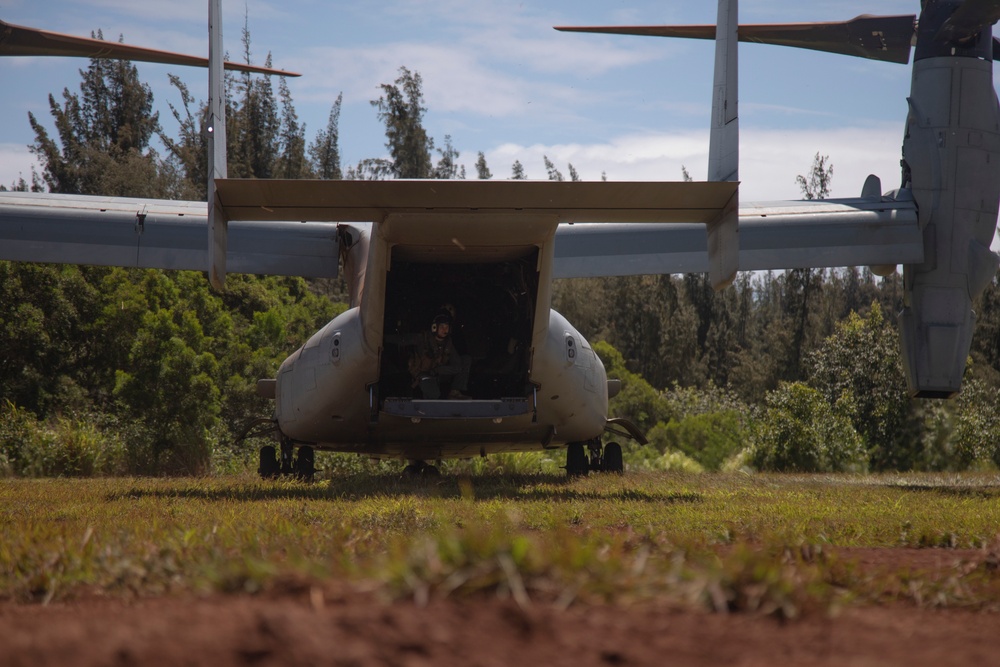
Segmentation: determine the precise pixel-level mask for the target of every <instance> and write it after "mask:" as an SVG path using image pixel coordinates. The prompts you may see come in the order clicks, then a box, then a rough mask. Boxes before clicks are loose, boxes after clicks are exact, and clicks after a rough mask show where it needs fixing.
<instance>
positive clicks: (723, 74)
mask: <svg viewBox="0 0 1000 667" xmlns="http://www.w3.org/2000/svg"><path fill="white" fill-rule="evenodd" d="M738 44H739V19H738V12H737V0H719V17H718V21H717V22H716V27H715V82H714V85H713V87H712V133H711V138H710V140H709V149H708V180H710V181H738V180H739V178H740V176H739V170H740V128H739V113H738V109H737V98H738V85H737V82H738V72H739V67H738V59H737V48H738ZM739 208H740V207H739V190H737V191H736V193H734V194H733V198H732V200H731V201H730V202H729V204H728V205H727V206H726V208H725V210H724V211H723V212H722V214H721V215H720V216H719V218H718V219H717V220H716V221H714V222H712V223H709V225H708V262H709V278H710V279H711V281H712V286H713V287H714V288H715V289H717V290H719V289H722V288H723V287H726V286H728V285H729V284H731V283H732V282H733V280H734V279H735V278H736V271H737V270H738V268H739V257H740V242H739Z"/></svg>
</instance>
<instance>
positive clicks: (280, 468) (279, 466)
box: [257, 440, 316, 482]
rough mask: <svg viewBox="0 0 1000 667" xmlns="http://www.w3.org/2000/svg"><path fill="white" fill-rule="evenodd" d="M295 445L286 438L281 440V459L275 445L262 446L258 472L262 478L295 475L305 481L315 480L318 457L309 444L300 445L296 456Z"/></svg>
mask: <svg viewBox="0 0 1000 667" xmlns="http://www.w3.org/2000/svg"><path fill="white" fill-rule="evenodd" d="M294 452H295V445H294V444H293V443H292V442H290V441H286V440H282V442H281V458H280V460H279V458H278V456H277V452H276V451H275V449H274V446H273V445H265V446H264V447H261V448H260V466H259V467H258V468H257V472H258V473H259V474H260V476H261V478H262V479H277V478H278V477H280V476H281V475H294V476H295V478H296V479H298V480H300V481H303V482H311V481H313V477H314V476H315V474H316V457H315V454H314V452H313V448H312V447H309V446H308V445H303V446H301V447H299V455H298V456H294Z"/></svg>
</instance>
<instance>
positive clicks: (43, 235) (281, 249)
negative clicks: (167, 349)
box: [0, 192, 338, 278]
mask: <svg viewBox="0 0 1000 667" xmlns="http://www.w3.org/2000/svg"><path fill="white" fill-rule="evenodd" d="M206 217H207V207H206V206H205V203H204V202H190V201H167V200H160V199H129V198H122V197H89V196H82V195H57V194H37V193H22V192H0V259H9V260H15V261H25V262H55V263H61V264H95V265H103V266H134V267H140V268H157V269H188V270H195V271H204V270H205V269H206V267H207V266H208V235H207V231H206ZM229 234H230V239H229V241H230V242H229V248H228V252H227V263H228V264H229V266H230V267H231V269H232V270H233V271H236V272H240V273H258V274H272V275H297V276H306V277H317V278H319V277H333V276H336V275H337V260H338V255H337V251H338V250H337V226H336V225H335V224H324V223H314V224H309V225H303V224H301V223H293V222H254V223H246V222H231V223H229Z"/></svg>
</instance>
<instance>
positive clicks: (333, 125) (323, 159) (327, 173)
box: [309, 93, 344, 180]
mask: <svg viewBox="0 0 1000 667" xmlns="http://www.w3.org/2000/svg"><path fill="white" fill-rule="evenodd" d="M343 101H344V94H343V93H340V94H339V95H337V100H336V101H335V102H334V103H333V106H332V107H331V108H330V119H329V120H328V121H327V124H326V129H324V130H320V131H319V132H318V133H317V134H316V138H315V139H314V140H313V142H312V143H311V144H310V145H309V157H310V158H311V161H312V170H313V172H314V173H315V174H316V176H317V178H323V179H327V180H340V179H341V178H343V176H344V175H343V172H342V171H341V169H340V107H341V104H342V103H343Z"/></svg>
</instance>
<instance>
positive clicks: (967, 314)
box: [899, 30, 1000, 398]
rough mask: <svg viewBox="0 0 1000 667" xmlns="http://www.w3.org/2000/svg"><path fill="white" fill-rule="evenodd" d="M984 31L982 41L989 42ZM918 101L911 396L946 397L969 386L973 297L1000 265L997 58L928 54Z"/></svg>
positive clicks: (909, 128) (906, 313) (909, 163)
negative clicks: (919, 248) (918, 235)
mask: <svg viewBox="0 0 1000 667" xmlns="http://www.w3.org/2000/svg"><path fill="white" fill-rule="evenodd" d="M984 32H985V33H986V34H985V35H984V36H981V39H986V40H989V39H990V35H989V30H986V31H984ZM919 51H920V49H919V46H918V54H919ZM908 102H909V104H910V112H909V115H908V117H907V122H906V136H905V138H904V140H903V186H904V187H907V186H909V187H910V188H911V189H912V192H913V197H914V200H915V201H916V203H917V209H918V219H919V224H920V227H921V229H922V230H923V234H924V262H923V263H922V264H917V265H909V266H904V267H903V284H904V303H903V311H902V312H901V313H900V315H899V331H900V340H901V344H902V357H903V365H904V368H905V370H906V376H907V382H908V385H909V389H910V392H911V394H913V395H914V396H920V397H928V398H943V397H950V396H953V395H955V394H956V393H958V391H959V390H960V389H961V384H962V376H963V374H964V371H965V364H966V359H967V357H968V354H969V348H970V345H971V343H972V333H973V328H974V326H975V320H976V316H975V313H973V312H972V301H973V300H974V299H975V298H976V297H977V296H978V295H979V294H980V293H981V292H982V291H983V290H984V289H985V288H986V286H987V285H988V284H989V282H990V281H991V280H992V279H993V276H994V275H995V274H996V271H997V266H998V259H997V256H996V255H995V254H994V253H993V252H991V251H990V243H991V242H992V239H993V235H994V233H995V231H996V220H997V209H998V203H1000V113H998V109H997V97H996V93H995V91H994V89H993V67H992V63H991V62H990V61H989V60H988V59H982V58H978V57H928V58H924V59H922V60H918V61H917V62H915V63H914V65H913V82H912V85H911V93H910V97H909V98H908Z"/></svg>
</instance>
